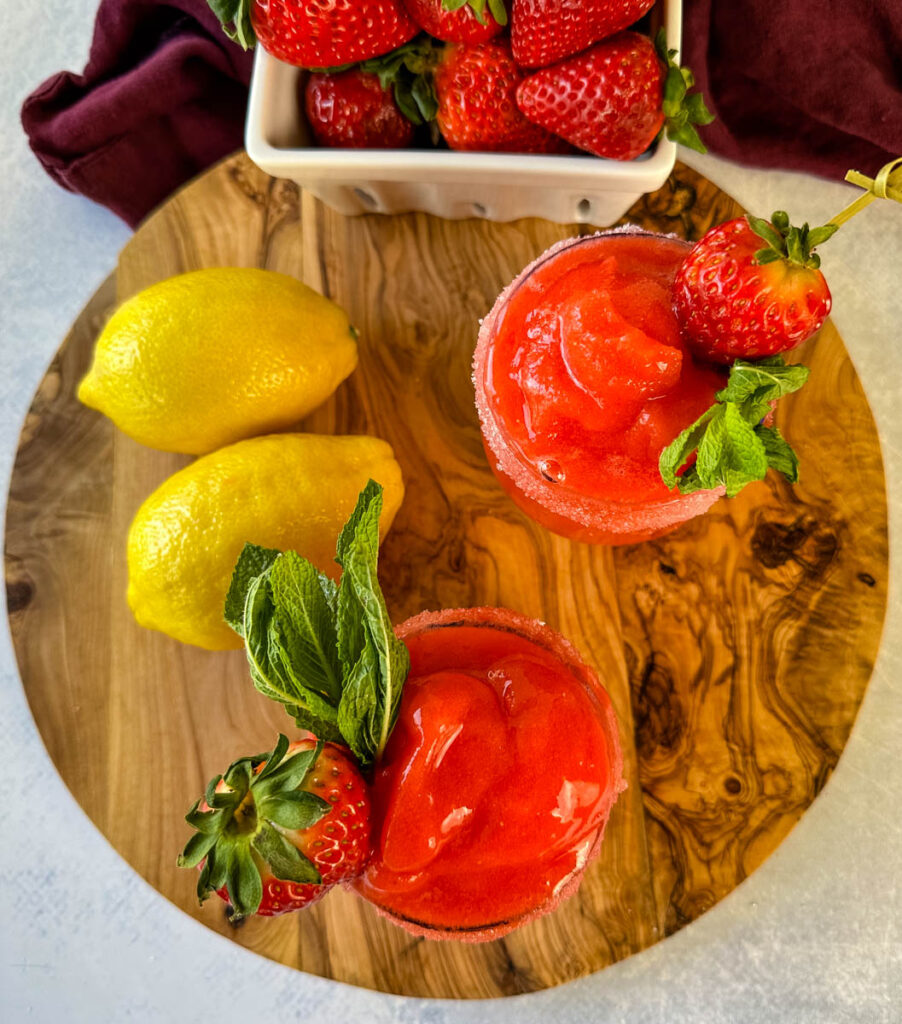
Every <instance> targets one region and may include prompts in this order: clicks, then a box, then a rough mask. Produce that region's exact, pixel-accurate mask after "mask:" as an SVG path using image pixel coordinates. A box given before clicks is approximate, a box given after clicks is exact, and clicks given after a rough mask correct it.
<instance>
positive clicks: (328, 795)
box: [179, 734, 370, 920]
mask: <svg viewBox="0 0 902 1024" xmlns="http://www.w3.org/2000/svg"><path fill="white" fill-rule="evenodd" d="M186 820H187V822H188V824H189V825H191V826H192V827H193V828H195V829H196V830H197V833H196V835H194V836H192V837H191V839H190V840H189V841H188V844H187V846H186V847H185V849H184V851H183V852H182V855H181V857H179V866H180V867H195V866H197V865H200V866H201V871H200V877H199V879H198V882H197V895H198V898H199V899H200V900H201V902H203V901H204V900H205V899H206V898H207V897H208V896H209V895H210V893H211V892H216V893H217V894H218V895H219V896H220V897H221V898H222V899H224V900H226V901H227V902H229V903H230V904H231V905H232V908H233V914H232V916H233V919H234V920H240V919H241V918H243V917H248V916H249V915H251V914H258V915H260V916H263V917H272V916H275V915H277V914H284V913H287V912H288V911H291V910H299V909H300V908H301V907H305V906H309V905H310V904H311V903H314V902H316V901H317V900H318V899H320V897H322V896H323V895H324V894H325V893H326V892H327V891H328V889H330V888H331V887H332V886H333V885H335V884H336V883H337V882H342V881H345V880H347V879H350V878H353V877H355V876H356V875H358V874H359V873H360V872H361V870H362V869H363V867H364V865H365V864H366V860H367V858H368V856H369V835H370V800H369V795H368V792H367V788H366V783H365V782H364V781H363V778H362V777H361V775H360V771H359V769H358V768H357V766H356V764H355V763H354V761H353V759H352V758H351V756H350V752H349V751H348V750H347V749H346V748H344V747H341V746H339V745H338V744H335V743H325V744H323V743H322V742H320V741H318V740H316V738H315V737H313V735H312V734H308V735H307V737H305V738H304V739H301V740H298V741H296V742H294V743H291V744H289V742H288V739H287V737H285V736H279V741H278V743H277V744H276V746H275V748H274V749H273V750H272V751H270V752H269V753H267V754H260V755H258V756H257V757H243V758H240V759H239V760H237V761H235V762H234V763H233V764H232V765H230V766H229V768H228V769H227V770H226V772H225V774H224V775H217V776H216V777H215V778H214V779H212V780H211V781H210V784H209V785H208V786H207V790H206V794H205V796H204V798H203V800H198V801H197V803H195V805H194V806H193V807H192V808H191V810H190V811H189V812H188V815H187V818H186Z"/></svg>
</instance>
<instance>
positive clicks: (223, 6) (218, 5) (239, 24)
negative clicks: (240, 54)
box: [207, 0, 257, 50]
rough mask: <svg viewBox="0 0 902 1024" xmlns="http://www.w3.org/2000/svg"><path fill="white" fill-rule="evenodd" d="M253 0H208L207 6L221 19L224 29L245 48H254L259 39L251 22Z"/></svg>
mask: <svg viewBox="0 0 902 1024" xmlns="http://www.w3.org/2000/svg"><path fill="white" fill-rule="evenodd" d="M252 3H253V0H207V6H208V7H209V8H210V10H211V11H212V12H213V13H214V14H215V15H216V17H217V18H218V19H219V23H220V25H222V30H223V32H225V34H226V35H227V36H228V37H229V39H231V40H232V42H233V43H238V45H239V46H240V47H241V48H242V49H244V50H250V49H252V48H253V46H254V44H255V43H256V41H257V36H256V33H255V32H254V26H253V25H252V24H251V5H252Z"/></svg>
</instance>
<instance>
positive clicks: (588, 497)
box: [473, 226, 726, 544]
mask: <svg viewBox="0 0 902 1024" xmlns="http://www.w3.org/2000/svg"><path fill="white" fill-rule="evenodd" d="M689 249H690V245H689V244H688V243H686V242H683V241H681V240H680V239H678V238H675V237H673V236H665V235H654V234H649V233H646V232H644V231H642V230H641V229H639V228H636V227H632V226H628V227H626V228H618V229H615V230H613V231H609V232H606V233H602V234H596V235H591V236H587V237H584V238H572V239H567V240H566V241H563V242H559V243H557V244H556V245H554V246H552V247H551V248H550V249H549V250H548V251H547V252H545V253H544V254H543V255H541V256H540V257H539V258H538V259H536V260H535V261H534V262H532V263H531V264H530V265H529V266H528V267H526V269H525V270H523V271H522V273H521V274H520V275H519V276H518V277H517V278H516V280H514V281H513V283H512V284H511V285H509V286H508V287H507V288H506V289H505V290H504V291H503V292H502V293H501V295H500V296H499V297H498V299H497V301H496V302H495V305H494V306H493V307H492V310H491V312H490V313H489V315H488V316H487V317H486V318H485V320H484V321H483V322H482V325H481V328H480V332H479V341H478V343H477V347H476V354H475V356H474V361H473V380H474V384H475V388H476V405H477V408H478V410H479V418H480V422H481V424H482V435H483V442H484V445H485V449H486V453H487V455H488V457H489V462H490V464H491V466H492V469H493V470H494V472H495V475H496V476H497V477H498V479H499V481H500V482H501V484H502V486H503V487H504V488H505V490H506V491H507V492H508V494H509V495H510V496H511V498H513V500H514V501H515V502H516V503H517V504H518V505H519V506H520V507H521V508H522V509H523V511H524V512H526V514H527V515H529V516H530V517H531V518H533V519H535V520H536V521H537V522H539V523H541V524H542V525H543V526H545V527H547V528H548V529H549V530H553V531H554V532H555V533H560V534H563V535H564V536H566V537H570V538H571V539H573V540H580V541H587V542H589V543H600V544H631V543H635V542H637V541H642V540H648V539H649V538H651V537H656V536H660V535H661V534H664V533H667V532H669V531H670V530H672V529H674V528H675V527H676V526H678V525H679V524H680V523H683V522H685V521H686V520H687V519H691V518H692V517H693V516H697V515H699V514H700V513H702V512H705V511H707V509H708V508H710V507H711V505H713V504H714V502H715V501H716V500H717V499H718V497H720V495H721V494H722V493H723V492H722V490H712V491H696V492H695V493H692V494H685V495H681V494H679V493H678V492H677V491H676V490H673V491H671V490H669V489H668V488H667V487H666V485H665V484H664V482H663V481H662V480H661V476H660V473H659V470H658V460H659V458H660V455H661V452H662V450H663V449H664V448H665V447H666V446H667V445H668V444H670V442H671V441H673V440H674V438H675V437H676V436H677V435H678V434H679V433H680V432H681V431H682V430H683V429H685V428H686V427H688V426H689V425H690V424H691V423H693V422H694V421H695V420H696V419H697V418H698V417H699V416H700V415H701V414H702V413H703V412H704V411H705V409H707V408H708V407H709V406H710V405H711V404H712V403H713V402H714V393H715V392H716V391H718V390H719V389H720V388H722V387H723V386H724V384H725V382H726V376H725V374H724V372H723V371H722V370H719V369H717V368H714V367H710V366H704V365H702V364H699V363H696V362H695V361H694V360H693V359H692V357H691V355H690V354H689V352H688V350H687V349H686V347H685V345H684V343H683V341H682V340H681V338H680V332H679V329H678V325H677V320H676V317H675V316H674V313H673V309H672V306H671V299H670V290H671V285H672V283H673V278H674V275H675V274H676V271H677V268H678V267H679V265H680V264H681V262H682V261H683V259H684V258H685V256H686V254H687V253H688V252H689Z"/></svg>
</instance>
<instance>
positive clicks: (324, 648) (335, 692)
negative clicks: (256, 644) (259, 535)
mask: <svg viewBox="0 0 902 1024" xmlns="http://www.w3.org/2000/svg"><path fill="white" fill-rule="evenodd" d="M269 580H270V586H271V587H272V595H273V602H274V604H275V606H276V607H277V608H278V609H279V614H278V617H277V619H276V620H275V621H276V636H277V639H278V646H279V651H278V657H279V661H280V664H281V667H282V671H283V673H284V674H285V675H286V676H288V677H289V678H291V679H294V680H296V682H297V685H299V686H303V687H304V688H305V689H308V690H315V691H317V692H318V693H320V694H321V695H322V696H323V697H324V698H325V699H326V700H327V701H328V702H329V703H331V704H332V705H333V706H334V705H335V704H336V703H337V702H338V699H339V697H340V696H341V666H340V665H339V663H338V653H337V651H336V637H335V625H334V623H333V619H332V610H331V608H330V597H332V596H333V595H334V593H335V584H334V583H332V581H331V580H329V579H328V577H327V576H326V575H325V574H324V573H321V572H319V570H317V569H316V567H315V566H314V565H313V564H312V563H311V562H308V561H307V559H306V558H302V557H301V556H300V555H299V554H298V553H297V552H296V551H286V552H285V554H284V555H282V557H281V558H279V559H277V560H276V561H275V563H274V564H273V566H272V569H271V570H270V574H269ZM333 600H334V597H333Z"/></svg>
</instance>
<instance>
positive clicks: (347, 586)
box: [336, 481, 410, 764]
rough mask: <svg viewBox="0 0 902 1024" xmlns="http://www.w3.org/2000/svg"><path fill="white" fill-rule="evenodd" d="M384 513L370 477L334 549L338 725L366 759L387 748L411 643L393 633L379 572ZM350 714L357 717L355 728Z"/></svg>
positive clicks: (353, 748)
mask: <svg viewBox="0 0 902 1024" xmlns="http://www.w3.org/2000/svg"><path fill="white" fill-rule="evenodd" d="M381 512H382V488H381V487H379V485H378V484H373V483H372V481H370V483H369V484H367V486H366V487H365V488H364V489H363V491H362V492H361V494H360V497H359V498H358V499H357V506H356V508H355V509H354V512H353V513H352V514H351V518H350V519H349V520H348V523H347V524H346V526H345V528H344V529H343V530H342V532H341V535H340V536H339V538H338V551H337V554H336V561H337V562H338V563H339V565H341V567H342V569H343V570H344V571H343V573H342V577H341V582H340V584H339V587H338V602H337V622H336V626H337V633H338V651H339V657H340V658H341V661H342V667H343V676H342V691H343V692H342V705H343V706H344V711H343V712H342V710H341V706H340V709H339V712H340V720H339V728H341V729H342V733H345V730H346V728H347V729H348V731H349V732H351V733H352V735H349V736H347V738H348V742H349V743H350V744H351V749H352V750H354V753H355V754H356V755H357V757H358V758H359V759H360V760H361V762H362V763H364V764H368V763H369V762H370V761H373V760H378V759H379V757H380V756H381V755H382V752H383V750H384V749H385V744H386V743H387V742H388V737H389V734H390V733H391V730H392V728H393V726H394V724H395V720H396V718H397V716H398V708H399V706H400V701H401V689H402V687H403V685H404V680H405V679H406V678H407V673H408V671H409V670H410V659H409V656H408V653H407V648H406V647H405V646H404V644H403V643H402V642H401V641H400V640H398V639H397V637H396V636H395V632H394V629H393V628H392V624H391V619H390V617H389V614H388V609H387V608H386V605H385V598H384V597H383V596H382V591H381V590H380V588H379V580H378V577H377V572H376V570H377V565H378V560H379V516H380V514H381ZM351 716H353V717H355V718H356V719H357V724H356V726H355V727H354V728H353V730H351V729H350V727H349V725H348V722H349V718H350V717H351ZM343 722H344V723H345V727H344V728H343V727H342V723H343Z"/></svg>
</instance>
